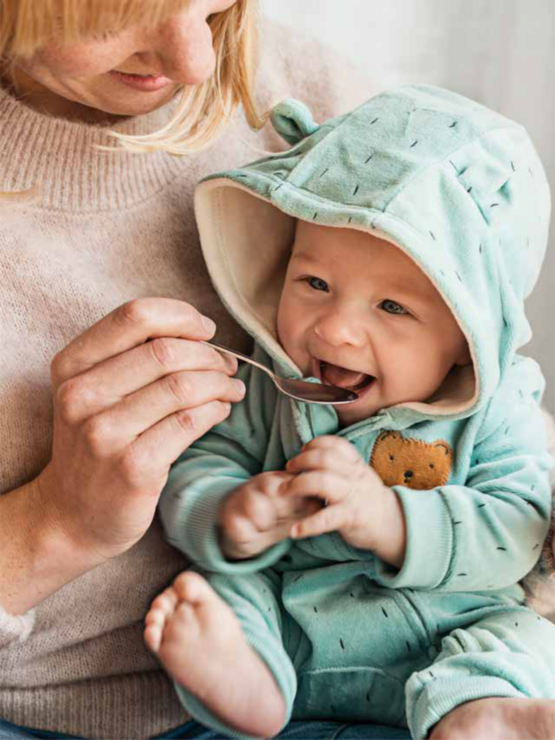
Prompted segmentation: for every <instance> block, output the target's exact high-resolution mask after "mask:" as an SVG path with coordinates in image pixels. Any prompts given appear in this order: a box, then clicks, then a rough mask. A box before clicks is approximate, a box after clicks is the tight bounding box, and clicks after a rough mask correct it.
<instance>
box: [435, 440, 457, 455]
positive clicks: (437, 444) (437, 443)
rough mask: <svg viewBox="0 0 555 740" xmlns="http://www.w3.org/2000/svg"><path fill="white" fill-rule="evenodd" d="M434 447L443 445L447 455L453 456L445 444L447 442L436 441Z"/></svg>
mask: <svg viewBox="0 0 555 740" xmlns="http://www.w3.org/2000/svg"><path fill="white" fill-rule="evenodd" d="M434 447H443V451H444V452H445V455H446V456H447V457H453V450H452V449H451V447H450V446H449V445H448V444H447V442H436V443H435V445H434Z"/></svg>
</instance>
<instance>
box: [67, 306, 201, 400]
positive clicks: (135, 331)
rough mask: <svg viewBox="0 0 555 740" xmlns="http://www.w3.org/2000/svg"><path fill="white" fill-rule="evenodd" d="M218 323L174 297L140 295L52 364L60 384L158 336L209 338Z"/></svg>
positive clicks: (68, 347) (120, 307)
mask: <svg viewBox="0 0 555 740" xmlns="http://www.w3.org/2000/svg"><path fill="white" fill-rule="evenodd" d="M214 330H215V326H214V323H213V322H212V321H211V320H210V319H207V318H205V317H203V316H202V315H201V314H200V313H199V312H198V311H197V310H196V309H195V308H193V307H192V306H190V305H189V304H187V303H185V302H183V301H177V300H174V299H171V298H138V299H136V300H133V301H129V302H128V303H124V304H123V305H122V306H119V307H118V308H116V309H115V310H114V311H112V312H111V313H109V314H108V315H107V316H105V317H104V318H102V319H100V321H98V322H97V323H96V324H94V325H93V326H91V327H90V328H89V329H87V331H85V332H83V334H80V335H79V336H78V337H77V338H76V339H74V340H73V342H71V343H70V344H68V345H67V347H65V348H64V349H63V350H62V351H61V352H59V353H58V354H57V355H56V357H55V358H54V361H53V363H52V380H53V384H54V387H57V386H58V385H60V384H61V383H63V382H64V381H65V380H68V379H69V378H73V377H75V376H76V375H80V374H81V373H84V372H86V371H87V370H90V369H91V368H92V367H94V366H95V365H98V364H99V363H102V362H104V361H105V360H107V359H109V358H110V357H114V356H115V355H119V354H121V353H122V352H126V351H128V350H130V349H132V348H133V347H137V346H139V345H141V344H143V343H144V342H146V341H147V340H148V339H152V338H155V337H181V338H183V339H193V340H207V339H210V338H211V337H212V336H213V334H214Z"/></svg>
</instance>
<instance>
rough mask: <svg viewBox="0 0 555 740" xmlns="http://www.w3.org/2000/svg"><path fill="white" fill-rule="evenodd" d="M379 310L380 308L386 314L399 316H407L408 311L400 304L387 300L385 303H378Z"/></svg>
mask: <svg viewBox="0 0 555 740" xmlns="http://www.w3.org/2000/svg"><path fill="white" fill-rule="evenodd" d="M380 308H382V309H383V310H384V311H386V312H387V313H394V314H397V315H399V316H402V315H403V314H408V311H407V310H406V309H405V308H403V306H401V304H400V303H396V302H395V301H390V300H389V298H386V299H385V301H382V302H381V303H380Z"/></svg>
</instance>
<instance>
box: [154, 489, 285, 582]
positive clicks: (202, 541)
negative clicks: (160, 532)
mask: <svg viewBox="0 0 555 740" xmlns="http://www.w3.org/2000/svg"><path fill="white" fill-rule="evenodd" d="M203 483H204V484H206V479H204V481H203ZM235 488H237V480H235V479H228V480H216V479H214V481H213V482H211V484H210V485H209V486H206V487H205V490H204V491H203V493H202V495H201V496H198V497H197V496H190V499H189V500H190V502H189V503H188V504H187V502H184V503H183V504H182V509H181V511H180V513H179V515H178V517H177V519H178V520H179V522H180V523H181V524H178V531H177V532H176V530H175V526H173V527H172V530H173V531H171V532H168V541H169V542H170V544H172V545H174V547H177V548H178V549H180V550H181V551H182V552H184V553H185V554H186V555H188V556H189V557H190V558H191V559H192V560H193V563H194V564H195V565H198V566H200V567H202V568H204V569H205V570H208V571H212V572H215V573H229V574H231V575H238V574H240V573H255V572H257V571H259V570H263V569H264V568H268V567H269V566H271V565H273V564H274V563H277V561H278V560H279V559H280V558H282V557H283V555H285V553H286V552H288V551H289V549H290V548H291V540H289V539H287V540H284V541H283V542H279V543H278V544H277V545H273V546H272V547H270V548H269V549H268V550H266V551H265V552H263V553H261V554H260V555H259V556H257V557H255V558H249V559H248V560H236V561H234V560H227V559H226V556H225V555H224V553H223V551H222V549H221V547H220V542H219V530H218V525H217V522H218V510H219V507H220V504H221V502H222V501H223V499H224V498H225V497H226V496H227V495H228V494H229V493H230V492H231V491H233V490H234V489H235Z"/></svg>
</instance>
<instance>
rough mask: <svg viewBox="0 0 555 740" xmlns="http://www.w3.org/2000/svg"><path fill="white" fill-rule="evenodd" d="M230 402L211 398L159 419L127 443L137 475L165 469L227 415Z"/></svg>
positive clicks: (229, 409)
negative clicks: (198, 404)
mask: <svg viewBox="0 0 555 740" xmlns="http://www.w3.org/2000/svg"><path fill="white" fill-rule="evenodd" d="M230 411H231V404H229V403H223V402H221V401H211V402H210V403H205V404H203V405H202V406H197V407H196V408H192V409H187V410H184V411H179V412H177V413H175V414H171V416H168V417H166V418H165V419H162V421H160V422H158V424H155V425H154V426H152V427H151V428H150V429H147V431H146V432H144V433H143V434H141V435H140V436H139V437H137V439H136V440H135V441H134V442H133V443H132V444H131V445H130V446H129V448H128V454H129V458H130V459H131V460H132V461H133V465H134V469H135V470H136V472H137V475H143V476H144V475H145V474H146V473H147V472H150V471H158V470H168V469H169V466H170V465H171V464H172V463H173V462H175V461H176V460H177V458H178V457H179V455H181V453H182V452H183V451H184V450H186V449H187V447H189V445H191V444H192V443H193V442H195V441H196V440H197V439H199V438H200V437H202V436H203V435H204V434H206V432H208V431H210V429H212V427H213V426H215V425H216V424H219V423H220V422H222V421H224V419H226V418H227V417H228V416H229V413H230Z"/></svg>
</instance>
